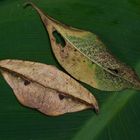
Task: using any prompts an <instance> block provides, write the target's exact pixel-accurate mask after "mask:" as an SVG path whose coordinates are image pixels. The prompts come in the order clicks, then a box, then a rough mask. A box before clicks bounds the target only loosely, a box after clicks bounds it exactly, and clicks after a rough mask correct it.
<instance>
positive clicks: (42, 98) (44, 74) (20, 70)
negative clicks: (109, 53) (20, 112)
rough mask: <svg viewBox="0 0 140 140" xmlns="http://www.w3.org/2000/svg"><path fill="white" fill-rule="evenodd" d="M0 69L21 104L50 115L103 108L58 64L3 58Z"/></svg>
mask: <svg viewBox="0 0 140 140" xmlns="http://www.w3.org/2000/svg"><path fill="white" fill-rule="evenodd" d="M0 70H1V73H2V75H3V76H4V79H5V80H6V81H7V83H8V84H9V85H10V86H11V88H12V89H13V91H14V93H15V95H16V97H17V99H18V100H19V102H20V103H21V104H23V105H24V106H27V107H31V108H35V109H37V110H39V111H40V112H42V113H44V114H46V115H51V116H57V115H61V114H64V113H69V112H77V111H81V110H84V109H89V108H94V109H95V111H96V112H98V110H99V108H98V103H97V101H96V99H95V97H94V96H93V95H92V94H91V93H90V92H89V91H88V90H87V89H85V88H84V87H83V86H82V85H80V84H79V83H78V82H77V81H76V80H74V79H73V78H71V77H70V76H68V75H67V74H65V73H64V72H62V71H60V70H58V69H57V68H56V67H54V66H51V65H45V64H41V63H37V62H30V61H22V60H10V59H9V60H2V61H0Z"/></svg>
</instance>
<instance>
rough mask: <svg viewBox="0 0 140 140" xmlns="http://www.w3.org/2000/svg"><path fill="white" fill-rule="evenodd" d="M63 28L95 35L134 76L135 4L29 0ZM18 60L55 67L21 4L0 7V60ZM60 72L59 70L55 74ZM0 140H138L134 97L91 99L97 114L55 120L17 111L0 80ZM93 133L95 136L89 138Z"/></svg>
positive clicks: (139, 114)
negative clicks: (76, 28) (63, 24)
mask: <svg viewBox="0 0 140 140" xmlns="http://www.w3.org/2000/svg"><path fill="white" fill-rule="evenodd" d="M33 2H34V3H36V4H37V5H38V6H39V7H40V8H42V9H43V10H44V11H45V12H46V13H48V14H49V15H50V16H52V17H54V18H55V19H58V20H60V21H61V22H63V23H66V24H69V25H72V26H73V27H78V28H81V29H86V30H90V31H92V32H94V33H96V34H97V35H98V36H100V38H101V39H102V40H103V42H104V43H105V44H106V45H107V47H108V48H109V49H110V50H111V51H112V52H113V54H115V55H116V56H117V57H119V59H120V60H121V61H123V62H126V63H127V64H129V65H130V66H131V67H134V68H135V70H136V71H137V73H138V74H140V73H139V72H140V63H139V62H140V47H139V45H140V37H139V35H140V26H139V25H140V2H139V0H117V1H115V0H108V1H106V0H94V1H93V0H86V1H85V0H57V1H56V0H55V1H52V0H40V1H38V0H33ZM6 58H12V59H24V60H32V61H38V62H41V63H47V64H51V65H56V66H57V67H59V68H61V67H60V65H59V64H58V63H57V61H56V60H55V59H54V56H53V53H52V52H51V46H50V43H49V37H48V35H47V33H46V31H45V30H44V26H43V25H42V23H41V21H40V19H39V17H38V15H37V14H36V13H35V11H34V10H33V9H32V8H27V9H23V1H21V0H1V1H0V59H6ZM61 69H62V68H61ZM0 86H1V87H2V88H0V139H2V140H19V139H20V140H29V139H32V140H46V139H47V140H58V139H61V140H66V139H67V140H72V139H76V138H77V139H78V138H80V139H81V138H82V137H83V139H85V140H90V139H92V140H93V138H94V139H97V140H111V139H112V140H118V139H119V140H120V139H122V140H124V139H127V140H138V139H139V138H140V133H139V130H140V120H139V118H140V104H139V100H140V94H139V92H137V91H133V90H125V91H122V92H110V93H111V94H108V92H102V91H98V90H95V89H93V88H91V87H89V86H86V85H85V86H86V88H88V89H89V90H90V91H91V92H92V93H96V95H95V96H96V98H97V99H98V100H99V104H100V113H99V114H98V115H96V114H95V113H94V112H93V111H90V110H87V111H83V112H78V113H74V114H67V115H64V116H60V117H57V118H53V117H47V116H45V115H43V114H41V113H39V112H37V111H34V110H32V109H28V108H25V107H23V106H21V105H20V104H19V103H18V102H17V100H16V98H15V97H14V96H13V95H12V93H13V92H12V91H11V89H10V88H9V86H8V85H7V84H6V82H4V80H3V78H1V77H0ZM94 131H95V133H94Z"/></svg>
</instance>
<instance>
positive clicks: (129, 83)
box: [25, 2, 140, 91]
mask: <svg viewBox="0 0 140 140" xmlns="http://www.w3.org/2000/svg"><path fill="white" fill-rule="evenodd" d="M25 5H26V6H28V5H31V6H32V7H33V8H34V9H35V10H36V11H37V12H38V14H39V15H40V17H41V20H42V22H43V23H44V26H45V28H46V29H47V31H48V34H49V37H50V42H51V47H52V50H53V53H54V55H55V57H56V59H57V60H58V62H59V63H60V65H61V66H62V67H63V68H64V69H65V70H66V71H67V72H68V73H69V74H70V75H71V76H73V77H74V78H75V79H77V80H79V81H82V82H84V83H86V84H88V85H90V86H92V87H94V88H97V89H100V90H105V91H119V90H122V89H126V88H133V89H137V90H140V79H139V78H138V75H137V74H136V72H135V71H134V70H133V69H132V68H131V67H129V66H127V65H126V64H125V63H123V62H121V61H120V60H118V59H117V58H116V57H115V56H114V55H113V54H112V53H111V52H110V51H109V50H108V49H107V47H106V46H105V45H104V43H103V42H102V41H101V40H100V39H99V38H98V36H97V35H95V34H94V33H91V32H89V31H85V30H80V29H77V28H73V27H71V26H67V25H65V24H62V23H60V22H59V21H57V20H55V19H53V18H52V17H50V16H48V15H47V14H44V12H43V11H42V10H41V9H39V8H38V7H37V6H36V5H35V4H34V3H32V2H27V3H26V4H25Z"/></svg>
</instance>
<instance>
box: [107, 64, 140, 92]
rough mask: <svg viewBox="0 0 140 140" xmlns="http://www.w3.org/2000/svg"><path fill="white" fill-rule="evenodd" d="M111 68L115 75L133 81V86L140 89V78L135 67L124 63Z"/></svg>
mask: <svg viewBox="0 0 140 140" xmlns="http://www.w3.org/2000/svg"><path fill="white" fill-rule="evenodd" d="M109 70H110V71H111V72H112V73H113V74H115V75H117V76H119V77H120V78H122V79H125V80H126V81H128V82H129V83H131V85H132V87H133V88H135V89H139V90H140V79H139V77H138V75H137V74H136V72H135V70H134V69H132V68H130V67H128V66H126V65H125V64H123V65H122V66H120V67H119V68H114V69H110V68H109Z"/></svg>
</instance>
